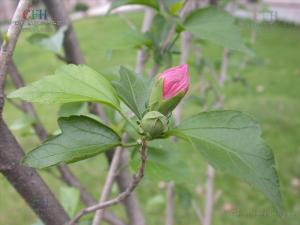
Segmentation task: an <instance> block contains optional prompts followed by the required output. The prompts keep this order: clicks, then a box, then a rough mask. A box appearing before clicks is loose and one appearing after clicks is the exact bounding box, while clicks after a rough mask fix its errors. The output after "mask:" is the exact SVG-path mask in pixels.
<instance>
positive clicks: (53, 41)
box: [27, 26, 68, 54]
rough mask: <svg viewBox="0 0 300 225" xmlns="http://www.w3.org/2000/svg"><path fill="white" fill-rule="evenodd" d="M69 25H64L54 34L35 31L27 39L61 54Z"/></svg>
mask: <svg viewBox="0 0 300 225" xmlns="http://www.w3.org/2000/svg"><path fill="white" fill-rule="evenodd" d="M67 29H68V27H67V26H62V27H61V28H59V30H58V31H57V32H56V33H55V34H54V35H52V36H49V35H48V34H44V33H35V34H32V35H31V36H29V38H28V39H27V40H28V41H29V42H30V43H31V44H35V45H38V46H40V47H43V48H44V49H46V50H49V51H51V52H54V53H56V54H59V53H60V52H61V49H62V45H63V41H64V35H65V32H66V31H67Z"/></svg>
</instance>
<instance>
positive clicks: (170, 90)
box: [149, 64, 189, 116]
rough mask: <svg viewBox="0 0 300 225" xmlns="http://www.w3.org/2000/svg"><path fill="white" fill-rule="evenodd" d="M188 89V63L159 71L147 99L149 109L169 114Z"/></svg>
mask: <svg viewBox="0 0 300 225" xmlns="http://www.w3.org/2000/svg"><path fill="white" fill-rule="evenodd" d="M188 89H189V72H188V65H187V64H183V65H180V66H176V67H172V68H170V69H168V70H166V71H164V72H163V73H161V74H160V75H159V76H158V77H157V78H156V80H155V81H154V85H153V87H152V92H151V94H150V99H149V109H150V111H159V112H161V113H162V114H164V115H166V116H167V115H168V114H170V113H171V112H172V111H173V110H174V108H175V107H176V106H177V105H178V103H179V102H180V101H181V99H182V98H183V97H184V95H185V94H186V92H187V91H188Z"/></svg>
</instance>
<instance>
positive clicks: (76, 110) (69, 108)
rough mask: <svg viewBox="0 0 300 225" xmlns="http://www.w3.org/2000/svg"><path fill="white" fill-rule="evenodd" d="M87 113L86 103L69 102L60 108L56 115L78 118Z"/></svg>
mask: <svg viewBox="0 0 300 225" xmlns="http://www.w3.org/2000/svg"><path fill="white" fill-rule="evenodd" d="M88 113H89V110H88V103H86V102H83V103H82V102H70V103H65V104H63V105H61V106H60V108H59V111H58V113H57V115H58V117H68V116H75V115H76V116H79V115H86V114H88Z"/></svg>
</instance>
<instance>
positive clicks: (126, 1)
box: [108, 0, 159, 13]
mask: <svg viewBox="0 0 300 225" xmlns="http://www.w3.org/2000/svg"><path fill="white" fill-rule="evenodd" d="M124 5H144V6H148V7H151V8H153V9H156V10H159V4H158V2H157V0H116V1H113V2H112V3H111V6H110V9H109V10H108V13H110V12H111V10H113V9H115V8H118V7H120V6H124Z"/></svg>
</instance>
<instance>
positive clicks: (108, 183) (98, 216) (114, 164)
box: [92, 147, 124, 225]
mask: <svg viewBox="0 0 300 225" xmlns="http://www.w3.org/2000/svg"><path fill="white" fill-rule="evenodd" d="M123 151H124V148H123V147H118V148H117V149H116V150H115V154H114V156H113V159H112V161H111V164H110V167H109V171H108V174H107V177H106V180H105V184H104V187H103V191H102V193H101V197H100V200H99V203H103V202H105V201H107V199H108V198H109V195H110V192H111V189H112V185H113V183H114V180H115V177H116V175H117V170H118V167H119V165H120V161H121V157H122V154H123ZM103 215H104V210H103V209H102V210H98V211H96V213H95V216H94V220H93V223H92V225H99V224H101V221H102V218H103Z"/></svg>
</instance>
